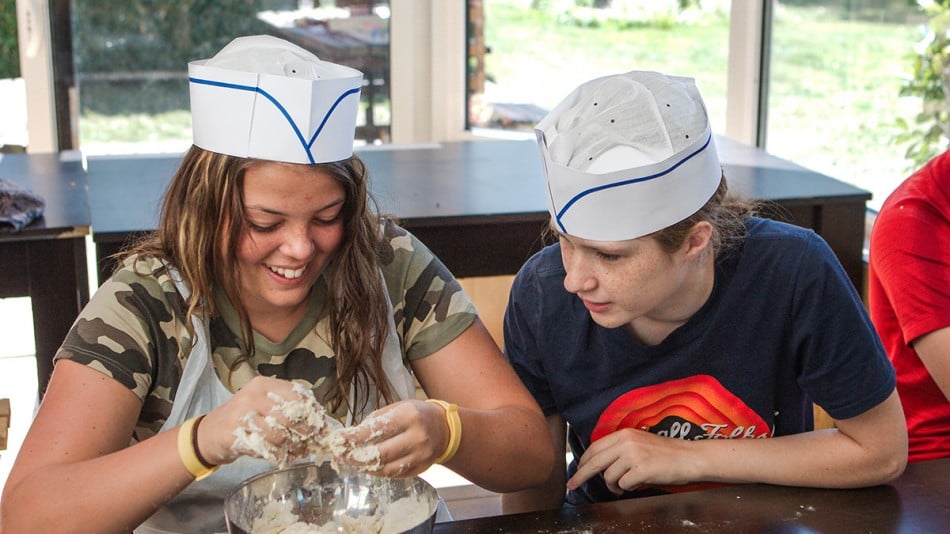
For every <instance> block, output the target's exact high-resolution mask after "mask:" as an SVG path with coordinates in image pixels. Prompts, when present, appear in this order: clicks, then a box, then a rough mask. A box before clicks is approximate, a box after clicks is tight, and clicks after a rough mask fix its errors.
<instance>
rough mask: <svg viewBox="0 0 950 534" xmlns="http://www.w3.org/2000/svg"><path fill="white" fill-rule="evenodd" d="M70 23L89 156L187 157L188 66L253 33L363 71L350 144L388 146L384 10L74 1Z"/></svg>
mask: <svg viewBox="0 0 950 534" xmlns="http://www.w3.org/2000/svg"><path fill="white" fill-rule="evenodd" d="M315 6H317V7H315ZM72 24H73V55H74V67H75V71H76V80H77V85H78V88H79V148H80V149H82V150H83V152H85V153H87V154H90V153H121V152H179V151H182V150H184V149H185V148H187V147H188V146H189V145H190V143H191V117H190V113H189V102H188V81H187V63H188V61H191V60H195V59H204V58H208V57H211V56H212V55H214V53H216V52H217V51H218V50H220V49H221V48H222V47H223V46H224V45H225V44H227V43H228V42H229V41H231V39H233V38H234V37H237V36H241V35H251V34H270V35H275V36H278V37H282V38H284V39H287V40H289V41H291V42H294V43H296V44H298V45H300V46H302V47H304V48H306V49H308V50H310V51H311V52H314V53H315V54H316V55H317V56H318V57H320V58H321V59H324V60H327V61H332V62H335V63H342V64H346V65H349V66H352V67H354V68H356V69H359V70H361V71H362V72H363V74H364V78H365V79H364V85H363V91H362V95H361V108H362V112H361V113H360V116H359V119H358V127H357V137H358V138H359V139H360V140H362V141H364V142H377V141H385V140H388V139H389V118H390V108H389V83H388V80H389V7H388V1H368V0H364V1H352V0H350V1H348V0H336V2H327V1H325V0H324V1H318V0H309V1H299V0H283V1H281V0H228V1H219V2H204V1H197V0H185V1H179V2H149V1H146V0H72Z"/></svg>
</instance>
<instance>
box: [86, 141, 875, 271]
mask: <svg viewBox="0 0 950 534" xmlns="http://www.w3.org/2000/svg"><path fill="white" fill-rule="evenodd" d="M716 142H717V146H718V149H719V151H720V153H721V154H722V161H723V168H724V170H725V173H726V176H727V178H728V179H729V183H730V186H731V188H732V189H733V190H735V191H737V192H739V193H741V194H743V195H746V196H748V197H750V198H755V199H760V200H769V201H773V202H774V204H773V207H774V208H775V210H773V211H775V213H773V215H774V216H776V217H777V218H781V219H784V220H787V221H789V222H792V223H794V224H798V225H800V226H805V227H808V228H813V229H814V230H815V231H817V232H818V233H819V234H821V235H822V236H823V237H824V238H825V240H827V241H828V243H829V245H830V246H831V248H832V249H833V250H834V251H835V253H836V254H837V255H838V258H839V260H840V261H841V263H842V264H843V265H844V267H845V269H846V270H847V272H848V275H849V276H850V277H851V280H852V281H853V282H854V283H855V286H856V287H858V288H860V287H862V286H861V284H862V278H863V256H862V250H863V244H864V217H865V203H866V202H867V200H868V199H870V198H871V194H870V193H869V192H867V191H864V190H862V189H859V188H857V187H854V186H851V185H848V184H846V183H844V182H840V181H838V180H835V179H833V178H830V177H828V176H825V175H823V174H820V173H816V172H813V171H810V170H808V169H805V168H803V167H800V166H797V165H794V164H792V163H790V162H788V161H785V160H781V159H779V158H776V157H774V156H771V155H769V154H767V153H765V152H764V151H761V150H758V149H753V148H750V147H746V146H744V145H741V144H739V143H736V142H734V141H730V140H728V139H726V138H717V141H716ZM357 153H358V154H359V155H360V157H361V158H363V160H364V161H365V162H366V164H367V167H368V168H369V170H370V184H371V189H372V192H373V194H374V196H375V197H376V198H377V200H379V202H380V205H381V208H382V209H383V211H386V212H389V213H392V214H395V215H397V216H398V217H399V218H400V219H401V221H402V224H403V226H405V227H406V228H407V229H408V230H410V231H411V232H413V233H414V234H415V235H416V236H418V237H419V238H420V239H421V240H422V241H423V242H424V243H426V245H428V246H429V247H430V248H431V249H432V250H433V251H434V252H435V253H436V255H438V256H439V258H441V259H442V261H443V262H444V263H445V264H446V265H447V266H448V267H449V269H451V270H452V272H453V273H454V274H455V275H456V276H458V277H470V276H490V275H502V274H514V273H516V272H517V271H518V269H519V268H520V267H521V265H522V264H523V263H524V261H525V260H526V259H527V258H528V257H529V256H530V255H531V254H533V253H534V252H536V251H537V250H539V249H540V248H541V246H542V244H543V243H542V242H541V239H540V234H541V231H542V229H543V228H544V227H545V225H546V224H547V222H548V212H547V200H546V192H545V191H546V190H545V184H544V176H543V174H542V168H541V162H540V156H539V155H538V150H537V146H536V144H535V142H534V141H511V140H502V141H462V142H450V143H442V144H440V145H422V146H413V147H398V146H384V147H383V148H382V149H378V148H376V147H367V148H363V149H358V150H357ZM178 159H179V156H178V155H164V156H152V157H142V158H119V159H115V158H92V157H90V158H88V172H89V176H88V180H89V202H90V207H91V210H92V228H93V239H94V241H95V244H96V250H97V257H98V258H99V276H100V280H104V279H105V278H104V277H105V276H107V275H108V273H110V272H111V268H112V264H111V263H109V262H107V261H103V259H104V258H105V257H106V256H108V255H109V254H112V253H114V252H116V251H117V250H118V249H119V247H120V246H121V245H122V244H123V243H124V242H125V241H126V240H127V239H128V238H129V237H130V236H134V235H136V233H138V232H143V231H148V230H151V229H152V228H154V226H155V223H156V220H157V214H158V204H159V202H160V197H161V195H162V193H163V191H164V188H165V186H166V185H167V183H168V181H169V179H170V177H171V174H172V172H173V171H174V169H175V166H176V165H177V163H178Z"/></svg>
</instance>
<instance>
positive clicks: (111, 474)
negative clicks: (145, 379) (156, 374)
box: [2, 360, 193, 532]
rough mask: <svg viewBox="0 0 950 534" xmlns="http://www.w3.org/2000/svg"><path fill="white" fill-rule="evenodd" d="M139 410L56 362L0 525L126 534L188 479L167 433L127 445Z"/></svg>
mask: <svg viewBox="0 0 950 534" xmlns="http://www.w3.org/2000/svg"><path fill="white" fill-rule="evenodd" d="M140 409H141V402H140V401H139V399H138V397H136V396H135V395H134V394H133V393H132V392H131V391H129V390H128V389H127V388H126V387H124V386H123V385H121V384H120V383H118V382H116V381H115V380H113V379H111V378H109V377H107V376H106V375H104V374H102V373H100V372H98V371H96V370H94V369H91V368H89V367H86V366H84V365H81V364H78V363H75V362H72V361H68V360H63V361H60V362H57V364H56V366H55V368H54V372H53V375H52V377H51V379H50V384H49V387H48V389H47V391H46V395H45V396H44V398H43V403H42V405H41V406H40V409H39V411H38V412H37V415H36V418H35V419H34V421H33V424H32V426H31V427H30V431H29V433H28V434H27V436H26V438H25V440H24V442H23V446H22V448H21V449H20V452H19V454H18V456H17V459H16V463H15V464H14V466H13V469H12V470H11V472H10V476H9V478H8V479H7V484H6V486H5V487H4V491H3V500H2V506H3V509H2V513H3V521H2V523H3V526H4V527H5V528H6V529H8V530H9V531H10V532H76V531H81V530H87V531H88V529H89V528H90V525H95V530H96V531H98V532H129V531H131V530H132V529H133V528H134V527H136V526H137V525H138V524H140V523H141V522H142V521H144V520H145V519H146V518H147V517H148V516H149V515H151V514H152V513H153V512H154V511H155V508H156V506H157V505H159V504H161V503H163V502H165V501H166V500H167V499H169V498H170V497H172V496H174V495H176V494H177V493H178V492H179V491H181V490H182V489H183V488H184V487H185V486H187V485H188V484H189V483H190V482H191V481H192V480H193V477H192V476H191V475H190V474H189V473H188V471H186V470H185V468H184V466H183V465H182V463H181V460H179V458H178V452H177V447H176V442H175V437H176V435H175V433H174V432H165V433H163V434H159V435H158V436H155V438H154V439H148V440H145V441H143V442H141V443H139V444H137V445H135V446H133V447H128V444H129V439H130V437H131V435H132V430H133V427H134V425H135V421H136V419H137V418H138V414H139V410H140ZM126 447H128V448H126ZM145 481H148V483H147V484H146V483H144V482H145Z"/></svg>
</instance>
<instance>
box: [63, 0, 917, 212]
mask: <svg viewBox="0 0 950 534" xmlns="http://www.w3.org/2000/svg"><path fill="white" fill-rule="evenodd" d="M527 4H528V2H524V1H523V0H487V1H486V2H485V4H484V5H485V19H486V23H485V42H486V44H487V45H488V46H489V47H490V49H491V52H490V53H489V54H488V55H487V56H486V59H485V64H486V75H487V77H488V78H489V79H490V80H492V81H493V82H495V84H497V87H498V88H499V89H501V90H502V91H503V94H502V97H503V98H510V99H520V100H521V101H530V102H533V103H535V104H537V105H539V106H541V107H543V108H545V109H550V108H551V107H553V106H554V105H555V104H556V103H557V102H559V101H560V100H561V99H562V98H563V97H564V96H565V95H566V94H567V93H569V92H570V91H571V90H572V89H573V88H574V87H576V86H577V84H579V83H582V82H583V81H586V80H588V79H591V78H593V77H596V76H602V75H605V74H611V73H616V72H623V71H626V70H632V69H642V70H659V71H662V72H666V73H669V74H678V75H684V76H692V77H694V78H696V80H697V85H698V86H699V88H700V90H701V91H702V93H703V96H704V99H705V101H706V105H707V107H708V108H709V112H710V117H711V119H712V121H713V125H714V128H715V129H717V130H719V131H723V130H724V129H725V107H726V102H725V95H726V73H727V68H728V57H727V54H728V42H729V21H728V17H727V16H726V15H722V14H720V15H710V16H707V17H704V18H703V19H701V20H700V21H699V22H695V23H691V24H686V25H675V26H672V27H670V26H669V25H666V24H660V25H656V26H651V25H632V26H629V27H620V26H619V25H605V26H601V27H597V28H591V27H579V26H574V25H564V24H559V23H558V21H557V19H556V18H555V17H554V16H553V15H551V14H549V13H545V12H543V11H537V10H532V9H526V8H525V7H524V6H525V5H527ZM773 36H774V44H773V48H772V65H773V66H772V71H771V85H770V96H769V108H770V112H769V116H768V121H769V142H768V149H769V150H770V151H772V152H774V153H776V154H778V155H780V156H783V157H787V158H789V159H792V160H794V161H797V162H799V163H802V164H805V165H807V166H809V167H812V168H815V169H816V170H819V171H822V172H826V173H827V174H831V175H833V176H835V177H838V178H840V179H843V180H845V181H851V182H853V183H860V184H864V185H863V186H864V187H868V188H870V187H872V186H873V187H875V188H877V187H878V186H879V187H880V190H881V191H885V190H887V191H889V189H890V188H891V187H893V185H894V184H895V183H896V181H898V180H899V179H900V178H902V177H903V176H904V175H906V171H907V170H909V163H908V162H907V161H905V160H904V159H903V153H904V148H903V147H900V146H896V145H894V144H893V143H892V142H891V138H892V136H893V135H894V134H895V130H894V129H893V126H892V124H893V122H894V119H895V118H896V117H897V116H898V115H902V116H905V117H909V116H910V114H912V113H915V112H916V111H917V109H916V108H919V103H918V102H915V101H913V100H911V99H904V100H903V101H901V100H899V99H898V96H897V95H898V91H899V88H900V83H901V77H902V76H906V75H908V74H907V73H909V72H910V65H911V63H910V59H909V55H910V54H911V53H912V52H913V46H914V44H915V43H916V41H917V40H918V38H919V35H918V30H917V28H916V26H915V25H914V24H912V23H896V24H892V23H882V22H859V21H853V20H842V19H841V18H840V17H839V16H837V14H835V13H831V12H828V11H824V10H821V9H816V8H788V7H782V8H781V9H777V10H776V19H775V24H774V31H773ZM90 90H91V88H90ZM80 94H81V95H82V97H81V98H82V99H83V101H84V102H85V99H86V98H87V97H89V98H95V96H93V95H90V94H89V90H87V89H84V88H82V87H81V88H80ZM96 95H97V96H98V95H103V93H101V92H100V91H98V90H97V92H96ZM160 98H161V97H160V96H158V95H156V94H146V95H145V96H143V95H142V94H141V93H139V94H136V93H134V92H133V93H129V94H128V95H126V96H120V95H111V96H108V97H107V98H104V100H111V99H116V101H118V102H122V101H123V99H124V101H125V103H124V104H123V107H125V108H127V109H131V110H133V111H132V112H129V113H126V114H115V113H110V112H108V111H107V110H103V109H102V107H101V105H90V106H86V105H85V104H84V108H83V112H82V115H81V119H80V128H79V130H80V140H81V143H109V142H135V141H162V140H179V139H181V140H187V139H190V136H191V131H190V119H189V117H188V110H187V100H186V99H181V97H180V95H179V96H177V97H175V98H176V99H178V101H179V102H182V103H181V104H180V106H179V107H176V106H175V104H174V103H167V102H160V101H159V100H160ZM156 102H157V104H156ZM149 104H155V105H152V106H151V107H152V108H153V109H149V107H150V106H149ZM915 106H916V108H915ZM867 184H871V185H870V186H869V185H867ZM875 184H877V185H875ZM875 197H876V198H875V200H874V201H872V203H871V205H872V206H874V205H875V204H876V203H879V201H882V200H883V198H882V193H878V192H875Z"/></svg>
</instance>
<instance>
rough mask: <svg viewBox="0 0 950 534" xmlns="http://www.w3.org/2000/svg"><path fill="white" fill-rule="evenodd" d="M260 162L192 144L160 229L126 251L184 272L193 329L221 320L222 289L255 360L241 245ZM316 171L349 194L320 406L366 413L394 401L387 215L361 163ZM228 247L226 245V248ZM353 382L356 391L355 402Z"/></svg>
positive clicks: (334, 267)
mask: <svg viewBox="0 0 950 534" xmlns="http://www.w3.org/2000/svg"><path fill="white" fill-rule="evenodd" d="M260 162H261V160H255V159H249V158H239V157H234V156H228V155H224V154H219V153H216V152H210V151H207V150H203V149H201V148H198V147H196V146H192V147H191V149H189V150H188V152H187V153H186V154H185V156H184V158H183V160H182V163H181V165H180V166H179V168H178V170H177V171H176V173H175V175H174V177H173V178H172V181H171V184H169V186H168V189H167V190H166V192H165V198H164V201H163V204H162V211H161V215H160V218H159V223H158V228H157V229H156V230H155V231H154V232H152V233H150V234H148V235H146V236H144V237H143V238H142V239H141V240H139V241H137V242H135V243H133V244H132V245H131V246H130V247H128V248H127V249H126V250H124V251H123V252H122V253H121V255H122V256H123V257H126V258H127V257H129V256H135V255H143V256H153V257H156V258H160V259H163V260H165V261H167V262H168V263H170V264H171V265H174V266H175V267H176V268H177V269H178V271H179V272H180V273H181V277H182V279H183V280H184V282H185V283H186V284H187V285H188V287H189V288H190V290H191V295H190V296H189V297H188V299H187V300H186V302H185V309H186V320H185V324H186V327H187V328H189V329H191V318H192V316H194V315H195V314H199V315H202V316H207V317H216V316H218V315H219V310H218V309H217V306H216V305H215V301H214V293H213V288H214V287H215V285H217V286H219V287H220V288H221V289H222V290H223V291H224V292H225V294H226V295H227V296H228V299H229V300H230V301H231V303H232V304H233V306H234V309H235V311H236V312H237V314H238V317H239V319H240V322H241V332H240V335H241V339H242V340H243V343H244V347H245V350H246V351H247V354H246V356H245V357H246V358H247V359H251V358H252V357H253V355H254V338H253V331H252V327H251V323H250V319H249V317H248V314H247V309H246V308H245V306H244V304H243V299H242V298H241V288H240V284H239V280H240V278H239V272H238V269H239V267H238V262H237V247H238V240H239V239H240V237H241V235H242V234H243V233H244V232H245V231H246V229H247V222H246V220H245V217H244V194H243V183H244V175H245V173H246V172H247V170H248V169H249V168H251V167H253V166H254V165H256V164H259V163H260ZM312 167H313V169H314V171H315V172H322V173H324V174H326V175H328V176H330V177H332V178H333V179H334V180H336V181H337V182H339V183H340V184H341V185H342V186H343V189H344V191H345V194H346V200H345V201H344V204H343V210H342V212H341V217H342V219H343V241H342V242H341V243H340V246H339V248H338V249H337V251H336V252H335V253H334V255H333V258H332V259H331V260H330V262H329V264H328V265H327V267H326V270H325V271H324V278H325V279H326V281H327V286H328V292H327V299H328V302H327V303H326V306H325V308H326V310H327V313H328V315H329V324H330V328H329V332H330V339H329V344H330V347H331V348H332V349H333V351H334V353H335V354H336V358H335V362H336V384H335V385H334V387H333V388H332V390H331V391H330V392H329V393H328V395H327V398H325V399H321V401H322V402H324V403H325V404H327V405H328V408H329V409H330V410H331V411H336V410H337V409H338V408H340V406H342V405H346V406H348V408H349V410H350V411H351V413H354V414H358V413H361V412H362V409H363V408H365V407H366V406H367V405H368V403H370V402H371V401H375V402H379V401H380V400H381V399H382V400H384V401H385V402H391V401H392V400H394V398H393V392H392V390H391V388H390V386H389V382H388V380H387V379H386V375H385V373H384V372H383V368H382V353H383V347H384V345H385V341H386V337H387V335H388V333H389V318H388V317H387V315H388V313H389V308H388V306H387V304H386V296H385V294H384V293H383V292H384V291H385V287H384V285H383V282H382V278H381V275H380V270H379V265H380V264H379V252H378V250H379V245H380V240H381V232H380V217H379V215H378V210H377V208H376V204H375V202H374V201H373V199H372V198H371V196H370V195H369V190H368V186H367V173H366V167H365V165H363V162H362V161H361V160H360V159H359V158H358V157H356V156H355V155H354V156H352V157H350V158H349V159H346V160H343V161H338V162H333V163H322V164H317V165H312ZM222 242H223V243H225V246H224V247H220V246H218V244H219V243H222ZM351 385H353V386H355V390H356V398H355V399H354V405H353V406H350V405H349V403H350V400H349V394H350V386H351ZM371 386H375V388H376V393H375V399H371V398H370V394H369V392H370V391H371Z"/></svg>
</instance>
